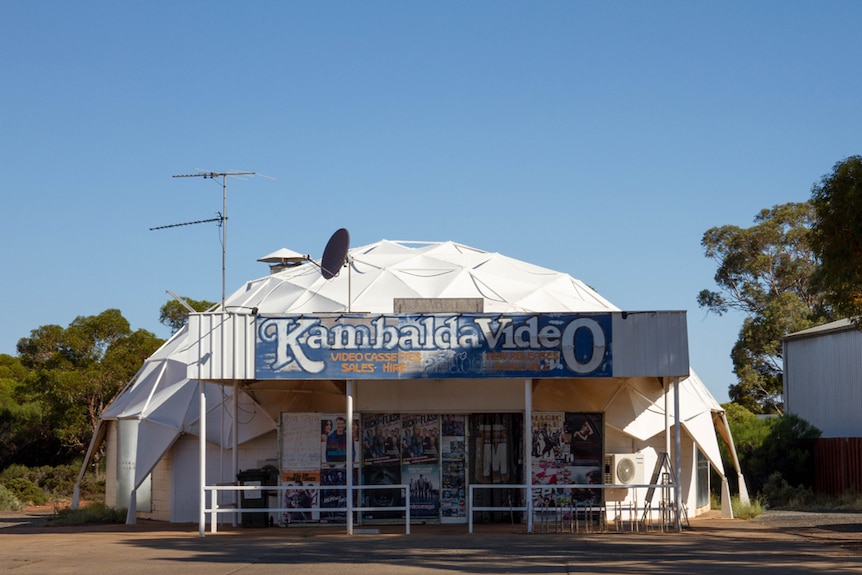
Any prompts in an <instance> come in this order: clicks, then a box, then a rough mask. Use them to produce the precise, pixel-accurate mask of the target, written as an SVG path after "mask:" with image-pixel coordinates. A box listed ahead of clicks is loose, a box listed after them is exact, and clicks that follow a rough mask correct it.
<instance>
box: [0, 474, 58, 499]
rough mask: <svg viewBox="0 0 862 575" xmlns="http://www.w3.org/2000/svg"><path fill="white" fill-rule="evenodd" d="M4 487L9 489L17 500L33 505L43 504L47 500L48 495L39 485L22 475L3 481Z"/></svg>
mask: <svg viewBox="0 0 862 575" xmlns="http://www.w3.org/2000/svg"><path fill="white" fill-rule="evenodd" d="M3 484H4V485H5V486H6V489H8V490H9V491H11V492H12V493H13V494H14V495H15V497H16V498H17V499H18V501H22V502H25V503H32V504H33V505H44V504H45V503H47V502H48V496H47V495H46V494H45V492H44V491H43V490H42V488H41V487H39V486H38V485H36V484H35V483H33V482H32V481H30V480H29V479H26V478H24V477H15V478H14V479H8V480H6V481H4V482H3Z"/></svg>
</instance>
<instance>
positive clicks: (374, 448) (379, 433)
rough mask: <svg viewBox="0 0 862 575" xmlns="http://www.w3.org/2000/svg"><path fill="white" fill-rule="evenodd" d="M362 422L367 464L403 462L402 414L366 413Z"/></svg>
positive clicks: (363, 447)
mask: <svg viewBox="0 0 862 575" xmlns="http://www.w3.org/2000/svg"><path fill="white" fill-rule="evenodd" d="M362 424H363V425H362V427H363V431H362V454H363V461H364V463H365V465H386V464H392V463H401V414H398V413H386V414H375V415H365V416H363V418H362Z"/></svg>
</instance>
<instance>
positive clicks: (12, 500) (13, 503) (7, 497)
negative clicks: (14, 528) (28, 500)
mask: <svg viewBox="0 0 862 575" xmlns="http://www.w3.org/2000/svg"><path fill="white" fill-rule="evenodd" d="M23 508H24V504H23V503H21V502H20V501H19V500H18V498H17V497H15V494H14V493H12V492H11V491H9V490H8V489H6V488H5V487H3V485H0V511H20V510H21V509H23Z"/></svg>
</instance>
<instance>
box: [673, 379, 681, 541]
mask: <svg viewBox="0 0 862 575" xmlns="http://www.w3.org/2000/svg"><path fill="white" fill-rule="evenodd" d="M680 427H681V425H680V420H679V377H675V378H673V443H674V453H673V469H674V475H676V478H675V480H674V482H673V501H674V508H675V511H676V512H675V513H674V516H675V517H674V521H675V522H676V528H677V531H682V518H681V514H682V440H681V438H680Z"/></svg>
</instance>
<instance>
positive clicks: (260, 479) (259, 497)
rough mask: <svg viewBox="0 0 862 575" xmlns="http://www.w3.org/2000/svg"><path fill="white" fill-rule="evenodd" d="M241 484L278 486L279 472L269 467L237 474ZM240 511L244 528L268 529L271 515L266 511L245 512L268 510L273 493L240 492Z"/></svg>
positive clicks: (265, 490) (263, 491)
mask: <svg viewBox="0 0 862 575" xmlns="http://www.w3.org/2000/svg"><path fill="white" fill-rule="evenodd" d="M236 478H237V480H238V481H239V484H240V485H242V486H251V485H254V486H258V487H261V486H265V485H276V481H277V480H278V471H277V470H276V469H275V468H274V467H272V466H267V467H264V468H263V469H246V470H245V471H240V472H239V473H237V474H236ZM239 493H240V497H239V501H240V505H239V506H240V509H243V512H242V526H243V527H267V526H268V525H269V513H268V512H266V511H257V512H254V511H245V509H267V508H268V507H269V496H270V493H271V491H269V490H267V489H261V490H260V491H246V490H242V491H240V492H239Z"/></svg>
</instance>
